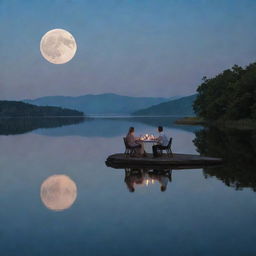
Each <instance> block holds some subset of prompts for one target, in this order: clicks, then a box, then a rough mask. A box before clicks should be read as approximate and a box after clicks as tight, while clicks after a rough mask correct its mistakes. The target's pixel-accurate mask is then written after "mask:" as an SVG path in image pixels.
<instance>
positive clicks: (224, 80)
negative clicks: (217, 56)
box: [176, 63, 256, 129]
mask: <svg viewBox="0 0 256 256" xmlns="http://www.w3.org/2000/svg"><path fill="white" fill-rule="evenodd" d="M193 109H194V111H195V113H196V117H187V118H183V119H180V120H177V121H176V123H178V124H209V125H220V126H227V127H233V128H245V129H246V128H256V63H252V64H250V65H249V66H247V67H246V68H242V67H240V66H237V65H235V66H233V67H232V68H231V69H228V70H225V71H223V72H222V73H220V74H219V75H217V76H216V77H213V78H207V77H204V78H203V82H202V84H201V85H200V86H199V87H198V88H197V96H196V99H195V101H194V103H193Z"/></svg>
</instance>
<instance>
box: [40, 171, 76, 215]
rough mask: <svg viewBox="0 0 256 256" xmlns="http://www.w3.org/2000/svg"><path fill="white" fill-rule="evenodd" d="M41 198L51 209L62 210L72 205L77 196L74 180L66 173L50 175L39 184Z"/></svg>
mask: <svg viewBox="0 0 256 256" xmlns="http://www.w3.org/2000/svg"><path fill="white" fill-rule="evenodd" d="M40 196H41V200H42V202H43V203H44V205H45V206H46V207H47V208H48V209H50V210H53V211H63V210H66V209H68V208H70V207H71V206H72V204H73V203H74V202H75V200H76V197H77V187H76V184H75V182H74V181H73V180H72V179H70V178H69V177H68V176H66V175H52V176H50V177H48V178H47V179H46V180H44V182H43V183H42V185H41V193H40Z"/></svg>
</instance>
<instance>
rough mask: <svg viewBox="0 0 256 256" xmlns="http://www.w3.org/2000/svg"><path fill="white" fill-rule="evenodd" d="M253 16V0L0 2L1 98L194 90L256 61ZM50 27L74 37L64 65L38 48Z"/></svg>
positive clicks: (185, 92) (161, 93)
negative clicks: (73, 49)
mask: <svg viewBox="0 0 256 256" xmlns="http://www.w3.org/2000/svg"><path fill="white" fill-rule="evenodd" d="M255 13H256V1H255V0H101V1H99V0H90V1H86V0H66V1H65V0H26V1H23V0H19V1H18V0H17V1H14V0H0V31H1V38H0V60H1V62H0V99H18V100H19V99H25V98H36V97H42V96H47V95H67V96H68V95H70V96H78V95H83V94H91V93H92V94H98V93H109V92H112V93H117V94H122V95H131V96H164V97H171V96H177V95H179V96H181V95H189V94H193V93H195V90H196V88H197V86H198V85H199V84H200V82H201V79H202V77H203V76H205V75H206V76H207V77H211V76H214V75H216V74H217V73H218V72H221V71H223V70H224V69H227V68H230V67H232V66H233V65H234V64H238V65H242V66H245V65H248V64H249V63H252V62H255V61H256V15H255ZM54 28H62V29H66V30H68V31H69V32H71V33H72V34H73V36H74V37H75V39H76V42H77V46H78V50H77V53H76V55H75V57H74V58H73V59H72V60H71V61H70V62H68V63H67V64H63V65H54V64H51V63H49V62H47V61H46V60H45V59H44V58H43V57H42V56H41V53H40V51H39V44H40V40H41V37H42V36H43V35H44V34H45V33H46V32H47V31H49V30H51V29H54Z"/></svg>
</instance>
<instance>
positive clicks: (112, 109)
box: [23, 93, 178, 115]
mask: <svg viewBox="0 0 256 256" xmlns="http://www.w3.org/2000/svg"><path fill="white" fill-rule="evenodd" d="M177 98H178V97H170V98H155V97H129V96H121V95H117V94H112V93H107V94H98V95H92V94H88V95H83V96H78V97H66V96H48V97H42V98H37V99H33V100H28V99H27V100H23V102H26V103H30V104H34V105H37V106H56V107H63V108H69V109H76V110H78V111H82V112H84V113H85V114H86V115H90V114H91V115H93V114H96V115H104V114H131V113H133V112H135V111H138V110H140V109H145V108H148V107H151V106H152V105H157V104H160V103H163V102H166V101H169V100H172V99H177Z"/></svg>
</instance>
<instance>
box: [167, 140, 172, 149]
mask: <svg viewBox="0 0 256 256" xmlns="http://www.w3.org/2000/svg"><path fill="white" fill-rule="evenodd" d="M171 145H172V137H171V138H170V139H169V142H168V145H167V148H170V147H171Z"/></svg>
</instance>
